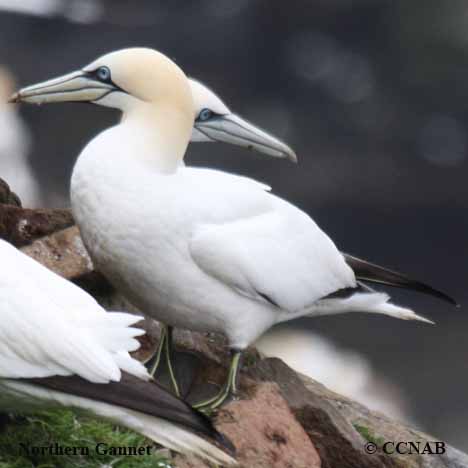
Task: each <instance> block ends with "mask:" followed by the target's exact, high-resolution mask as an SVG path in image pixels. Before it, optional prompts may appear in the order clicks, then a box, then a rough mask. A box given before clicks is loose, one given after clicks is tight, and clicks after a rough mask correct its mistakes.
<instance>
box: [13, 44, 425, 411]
mask: <svg viewBox="0 0 468 468" xmlns="http://www.w3.org/2000/svg"><path fill="white" fill-rule="evenodd" d="M12 100H13V101H16V102H19V101H24V102H31V103H48V102H63V101H87V102H94V103H96V104H101V105H104V106H109V107H114V108H117V109H120V110H121V111H122V113H123V118H122V120H121V122H120V123H119V124H118V125H116V126H114V127H112V128H109V129H107V130H105V131H104V132H102V133H100V134H99V135H98V136H97V137H95V138H94V139H93V140H92V141H91V142H90V143H88V145H87V146H86V148H85V149H84V150H83V151H82V152H81V154H80V156H79V158H78V161H77V163H76V165H75V167H74V170H73V176H72V182H71V199H72V209H73V214H74V216H75V219H76V221H77V223H78V225H79V227H80V231H81V234H82V236H83V240H84V242H85V245H86V247H87V249H88V250H89V252H90V254H91V257H92V258H93V261H94V262H95V265H96V267H97V268H98V269H99V270H100V271H101V272H103V273H104V274H105V275H106V276H107V278H108V279H109V280H110V281H111V283H113V284H114V285H115V286H116V287H117V288H118V289H119V290H120V291H122V292H123V293H124V294H125V295H126V296H127V297H128V298H129V299H130V301H132V302H133V303H134V304H135V305H136V306H137V307H138V308H139V309H140V310H142V311H144V312H145V313H147V314H148V315H152V316H153V317H154V318H156V319H158V320H160V321H162V322H163V323H165V324H168V325H171V326H177V327H181V328H188V329H192V330H197V331H211V332H221V333H224V334H225V335H226V336H227V338H228V340H229V345H230V347H231V349H232V351H233V357H232V362H231V366H230V370H229V375H228V379H227V381H226V384H225V386H224V387H223V388H222V389H221V391H220V393H219V395H217V396H216V397H214V398H213V399H211V400H210V401H209V402H207V407H209V408H214V407H217V406H219V405H220V404H222V402H223V401H224V400H225V399H226V397H227V396H228V395H229V394H230V393H234V392H235V391H236V376H237V371H238V367H239V359H240V356H241V353H242V351H243V350H244V349H245V348H246V347H247V346H248V345H249V344H250V343H252V342H254V341H255V340H256V339H257V338H258V337H259V336H260V335H261V334H262V333H263V332H264V331H266V330H267V329H269V328H270V327H271V326H272V325H274V324H275V323H279V322H284V321H288V320H292V319H294V318H297V317H303V316H317V315H327V314H336V313H343V312H355V311H360V312H372V313H378V314H385V315H389V316H392V317H396V318H400V319H404V320H421V321H426V322H428V320H427V319H425V318H423V317H420V316H418V315H416V314H415V313H414V312H413V311H412V310H410V309H406V308H403V307H399V306H396V305H394V304H391V303H389V302H388V300H389V297H388V296H387V295H386V294H383V293H377V292H374V291H368V290H366V289H365V288H363V287H362V286H361V285H360V284H359V283H358V281H357V279H356V276H355V274H354V273H353V271H352V269H351V268H350V267H349V266H348V265H347V263H346V262H345V260H344V257H343V256H342V255H341V254H340V252H339V251H338V249H337V248H336V247H335V245H334V244H333V242H332V241H331V239H330V238H329V237H328V236H327V235H326V234H325V233H324V232H323V231H321V230H320V228H319V227H318V226H317V225H316V224H315V222H314V221H313V220H312V219H311V218H310V217H309V216H308V215H307V214H306V213H304V212H302V211H301V210H299V209H298V208H296V207H295V206H293V205H291V204H290V203H288V202H286V201H284V200H282V199H280V198H278V197H276V196H274V195H272V194H270V193H268V191H267V189H268V188H267V187H266V186H265V185H263V184H261V183H259V182H256V181H254V180H251V179H248V178H246V177H239V176H235V175H231V174H228V173H225V172H222V171H216V170H210V169H199V168H187V167H181V164H182V161H183V158H184V154H185V151H186V148H187V145H188V143H189V140H190V136H191V133H192V127H193V123H194V119H195V112H194V103H193V98H192V94H191V89H190V86H189V82H188V80H187V78H186V76H185V75H184V74H183V72H182V71H181V70H180V69H179V68H178V67H177V66H176V65H175V64H174V63H173V62H172V61H170V60H169V59H168V58H167V57H165V56H164V55H162V54H160V53H158V52H156V51H154V50H151V49H144V48H134V49H125V50H121V51H117V52H113V53H110V54H107V55H105V56H103V57H101V58H99V59H97V60H96V61H94V62H92V63H91V64H90V65H87V66H86V67H84V68H83V69H81V70H79V71H76V72H73V73H71V74H68V75H65V76H63V77H60V78H56V79H54V80H49V81H47V82H44V83H41V84H38V85H34V86H30V87H27V88H24V89H22V90H20V91H19V93H17V94H16V95H15V96H13V98H12ZM122 194H124V196H122Z"/></svg>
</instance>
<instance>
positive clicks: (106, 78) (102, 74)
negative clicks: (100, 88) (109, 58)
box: [96, 67, 111, 81]
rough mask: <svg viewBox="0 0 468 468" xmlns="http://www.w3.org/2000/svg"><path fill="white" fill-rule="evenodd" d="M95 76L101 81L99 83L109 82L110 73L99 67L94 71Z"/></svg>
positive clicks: (105, 68) (106, 69)
mask: <svg viewBox="0 0 468 468" xmlns="http://www.w3.org/2000/svg"><path fill="white" fill-rule="evenodd" d="M96 76H97V77H98V78H99V79H100V80H101V81H109V80H110V77H111V72H110V70H109V69H108V68H107V67H99V68H98V69H97V70H96Z"/></svg>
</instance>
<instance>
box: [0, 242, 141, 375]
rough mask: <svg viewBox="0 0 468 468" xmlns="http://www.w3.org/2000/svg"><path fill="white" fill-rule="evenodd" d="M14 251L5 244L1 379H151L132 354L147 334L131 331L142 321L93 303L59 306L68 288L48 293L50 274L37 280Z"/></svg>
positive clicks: (0, 285) (0, 291)
mask: <svg viewBox="0 0 468 468" xmlns="http://www.w3.org/2000/svg"><path fill="white" fill-rule="evenodd" d="M10 247H11V246H9V245H5V243H3V242H2V243H0V258H1V259H2V267H3V268H2V271H1V272H0V303H1V304H2V307H1V314H2V320H1V321H0V377H10V378H22V377H46V376H52V375H71V374H77V375H79V376H81V377H83V378H85V379H88V380H90V381H91V382H109V381H111V380H118V379H119V378H120V369H126V370H128V371H130V372H133V373H134V374H136V375H139V376H141V377H144V376H145V375H146V372H144V370H143V369H142V368H141V367H140V366H139V364H138V363H137V362H136V361H134V360H133V359H132V358H130V356H129V355H128V352H129V351H134V350H136V349H137V348H138V346H139V344H138V341H137V340H136V339H135V337H136V336H138V335H141V334H143V331H142V330H139V329H137V328H133V327H131V325H133V324H134V323H136V322H137V321H138V320H140V318H139V317H137V316H134V315H130V314H125V313H106V312H104V311H103V310H102V309H101V308H100V307H99V306H97V305H94V306H93V304H91V306H90V303H89V302H86V305H85V306H83V305H81V304H77V303H76V302H73V304H72V307H71V308H67V307H66V306H64V305H58V304H57V302H55V301H54V300H53V299H51V296H52V297H53V294H54V293H57V294H64V292H65V293H66V292H67V289H68V288H65V291H64V290H61V291H60V290H59V289H58V288H57V286H58V285H59V284H60V283H55V282H54V281H53V280H52V285H50V284H49V285H48V286H49V287H48V288H45V287H44V284H45V280H44V278H46V277H47V275H44V276H41V279H40V280H39V281H36V280H37V278H38V275H37V271H33V269H30V268H25V269H23V268H22V267H23V266H24V263H23V260H24V259H23V258H22V257H24V254H23V253H21V252H19V251H18V250H16V249H14V248H13V251H11V250H10ZM15 260H16V261H15ZM38 268H39V270H40V269H44V270H45V271H46V273H49V272H48V270H46V269H45V267H42V266H41V265H39V264H38ZM41 273H43V272H41ZM51 291H53V292H52V293H51ZM70 310H71V311H72V312H73V313H72V314H70V315H69V314H68V312H69V311H70ZM77 317H82V318H81V319H80V320H79V319H77Z"/></svg>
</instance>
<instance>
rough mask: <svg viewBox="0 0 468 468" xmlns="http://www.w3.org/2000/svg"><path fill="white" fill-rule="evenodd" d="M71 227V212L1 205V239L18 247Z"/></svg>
mask: <svg viewBox="0 0 468 468" xmlns="http://www.w3.org/2000/svg"><path fill="white" fill-rule="evenodd" d="M71 225H73V218H72V216H71V213H70V211H69V210H47V209H43V210H31V209H28V208H21V207H19V206H14V205H6V204H0V238H2V239H5V240H7V241H8V242H11V243H12V244H13V245H16V246H17V247H20V246H23V245H27V244H29V243H30V242H32V241H33V240H34V239H37V238H40V237H43V236H46V235H48V234H51V233H53V232H56V231H58V230H59V229H63V228H66V227H67V226H71Z"/></svg>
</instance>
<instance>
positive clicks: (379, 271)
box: [189, 78, 457, 305]
mask: <svg viewBox="0 0 468 468" xmlns="http://www.w3.org/2000/svg"><path fill="white" fill-rule="evenodd" d="M189 82H190V87H191V90H192V96H193V100H194V104H195V122H194V127H193V131H192V136H191V139H190V141H191V142H194V143H197V142H213V141H218V142H223V143H228V144H233V145H238V146H243V147H247V148H249V149H252V150H255V151H259V152H261V153H265V154H268V155H271V156H274V157H283V158H287V159H289V160H291V161H293V162H297V157H296V153H295V152H294V151H293V150H292V149H291V148H290V147H289V146H288V145H286V144H285V143H284V142H282V141H281V140H279V139H278V138H276V137H274V136H272V135H270V134H268V133H267V132H265V131H264V130H261V129H260V128H258V127H256V126H253V125H252V124H250V123H248V122H247V121H246V120H244V119H242V118H241V117H239V116H238V115H236V114H233V113H232V112H231V110H230V109H229V107H228V106H227V105H226V104H225V102H224V101H222V100H221V98H220V97H219V96H218V95H217V94H216V93H215V92H214V91H213V90H212V89H210V88H209V87H208V86H206V85H205V84H203V83H201V82H200V81H197V80H195V79H193V78H190V79H189ZM342 255H343V257H344V259H345V261H346V263H347V264H348V266H350V267H351V268H352V270H353V272H354V274H355V276H356V278H357V279H358V280H360V281H363V282H366V283H371V284H381V285H385V286H390V287H398V288H403V289H408V290H412V291H418V292H421V293H424V294H427V295H430V296H434V297H438V298H439V299H442V300H445V301H447V302H449V303H450V304H452V305H457V303H456V301H454V300H453V299H452V298H451V297H450V296H449V295H447V294H446V293H444V292H442V291H439V290H437V289H435V288H433V287H432V286H430V285H428V284H425V283H423V282H421V281H418V280H415V279H413V278H410V277H409V276H407V275H405V274H403V273H399V272H397V271H393V270H390V269H388V268H386V267H383V266H381V265H377V264H375V263H371V262H369V261H368V260H363V259H361V258H358V257H356V256H352V255H349V254H346V253H343V252H342Z"/></svg>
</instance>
